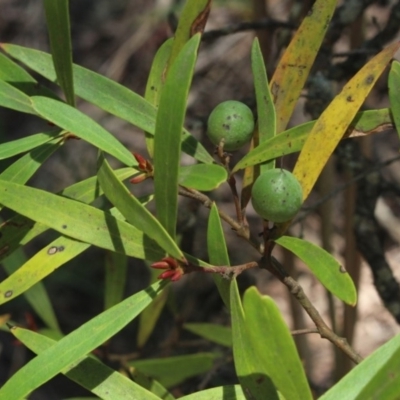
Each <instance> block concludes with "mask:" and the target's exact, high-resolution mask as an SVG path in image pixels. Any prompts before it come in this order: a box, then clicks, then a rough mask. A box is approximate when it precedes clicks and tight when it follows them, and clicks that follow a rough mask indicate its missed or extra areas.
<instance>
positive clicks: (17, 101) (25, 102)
mask: <svg viewBox="0 0 400 400" xmlns="http://www.w3.org/2000/svg"><path fill="white" fill-rule="evenodd" d="M0 106H1V107H6V108H10V109H11V110H16V111H20V112H23V113H27V114H33V115H36V112H35V110H34V109H33V108H32V105H31V103H30V101H29V97H28V96H27V95H26V94H25V93H23V92H21V91H20V90H18V89H16V88H15V87H14V86H12V85H10V84H9V83H7V82H4V81H1V80H0Z"/></svg>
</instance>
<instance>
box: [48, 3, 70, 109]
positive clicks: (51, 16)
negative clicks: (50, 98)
mask: <svg viewBox="0 0 400 400" xmlns="http://www.w3.org/2000/svg"><path fill="white" fill-rule="evenodd" d="M68 3H69V1H68V0H44V9H45V12H46V23H47V29H48V32H49V37H50V47H51V53H52V55H53V62H54V69H55V70H56V73H57V81H58V83H59V85H60V86H61V88H62V90H63V92H64V94H65V97H66V99H67V103H68V104H70V105H72V106H73V105H75V98H74V82H73V76H72V45H71V33H70V23H69V10H68Z"/></svg>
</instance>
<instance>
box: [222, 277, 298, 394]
mask: <svg viewBox="0 0 400 400" xmlns="http://www.w3.org/2000/svg"><path fill="white" fill-rule="evenodd" d="M230 300H231V307H230V309H231V315H232V338H233V358H234V362H235V369H236V374H237V376H238V378H239V382H240V385H241V387H242V390H243V392H244V393H246V398H251V399H255V400H265V399H268V400H278V399H279V395H278V392H277V390H276V388H275V386H274V384H273V382H272V380H271V378H270V377H269V376H268V375H267V374H266V372H265V368H264V365H263V364H262V363H261V361H260V358H259V356H260V354H258V351H259V347H263V348H264V347H265V346H266V343H265V341H266V338H267V336H266V335H265V334H264V333H263V334H262V336H261V338H262V339H261V340H260V338H258V339H257V341H256V342H254V341H252V340H251V339H250V335H249V332H248V329H249V327H250V326H249V325H248V324H247V321H246V319H245V314H244V310H243V307H242V302H241V300H240V296H239V290H238V287H237V285H231V290H230ZM259 323H260V321H259V322H257V324H259ZM250 329H253V326H251V327H250ZM257 345H258V346H257ZM262 351H263V350H262ZM288 400H289V399H288ZM290 400H292V399H290Z"/></svg>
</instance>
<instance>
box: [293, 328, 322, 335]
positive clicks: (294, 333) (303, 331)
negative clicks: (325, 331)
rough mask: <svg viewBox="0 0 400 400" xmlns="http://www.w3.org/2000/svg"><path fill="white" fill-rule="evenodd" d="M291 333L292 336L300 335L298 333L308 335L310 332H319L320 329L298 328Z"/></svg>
mask: <svg viewBox="0 0 400 400" xmlns="http://www.w3.org/2000/svg"><path fill="white" fill-rule="evenodd" d="M290 333H291V334H292V336H298V335H307V334H308V333H319V330H318V329H317V328H307V329H297V330H295V331H292V332H290Z"/></svg>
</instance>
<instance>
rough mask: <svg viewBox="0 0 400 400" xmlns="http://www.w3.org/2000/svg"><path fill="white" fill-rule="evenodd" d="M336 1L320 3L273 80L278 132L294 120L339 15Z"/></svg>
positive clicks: (295, 37) (280, 64) (319, 1)
mask: <svg viewBox="0 0 400 400" xmlns="http://www.w3.org/2000/svg"><path fill="white" fill-rule="evenodd" d="M336 4H337V1H336V0H317V1H316V2H315V3H314V5H313V6H312V9H311V10H310V12H309V13H308V14H307V16H306V17H305V18H304V20H303V22H302V24H301V25H300V27H299V29H298V30H297V31H296V33H295V36H294V37H293V39H292V41H291V42H290V44H289V46H288V47H287V49H286V51H285V53H284V54H283V56H282V58H281V60H280V61H279V64H278V66H277V67H276V70H275V73H274V76H273V77H272V80H271V92H272V96H273V98H274V103H275V109H276V116H277V122H276V131H277V133H281V132H282V131H283V130H285V128H286V125H287V123H288V121H289V118H290V117H291V115H292V113H293V110H294V107H295V105H296V103H297V100H298V99H299V97H300V94H301V91H302V89H303V87H304V84H305V83H306V80H307V77H308V74H309V72H310V69H311V67H312V65H313V63H314V60H315V57H316V55H317V53H318V50H319V48H320V46H321V43H322V41H323V39H324V36H325V32H326V30H327V29H328V26H329V21H330V20H331V18H332V15H333V12H334V11H335V8H336Z"/></svg>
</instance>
